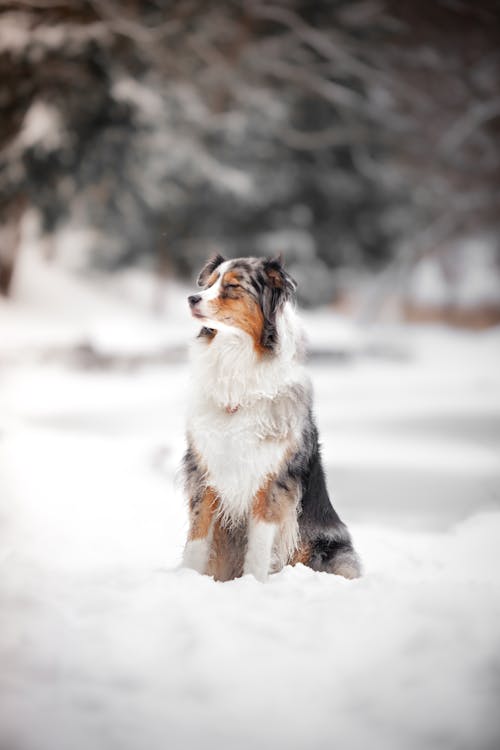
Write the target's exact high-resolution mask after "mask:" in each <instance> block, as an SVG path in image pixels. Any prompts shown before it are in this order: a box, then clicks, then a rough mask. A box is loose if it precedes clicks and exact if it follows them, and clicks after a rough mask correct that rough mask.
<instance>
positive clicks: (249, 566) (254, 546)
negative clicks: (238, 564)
mask: <svg viewBox="0 0 500 750" xmlns="http://www.w3.org/2000/svg"><path fill="white" fill-rule="evenodd" d="M276 529H277V523H276V519H275V518H274V513H273V507H272V498H271V493H270V485H266V486H265V487H263V488H262V489H260V490H259V491H258V493H257V495H256V496H255V499H254V502H253V505H252V512H251V515H250V519H249V522H248V544H247V551H246V555H245V564H244V566H243V573H244V574H245V575H246V574H248V573H250V574H251V575H253V576H255V578H256V579H257V580H258V581H265V580H266V579H267V576H268V574H269V570H270V568H271V555H272V551H273V544H274V538H275V536H276Z"/></svg>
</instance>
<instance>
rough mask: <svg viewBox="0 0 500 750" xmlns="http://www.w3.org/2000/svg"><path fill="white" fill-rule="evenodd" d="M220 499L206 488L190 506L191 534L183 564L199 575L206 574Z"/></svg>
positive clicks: (189, 534)
mask: <svg viewBox="0 0 500 750" xmlns="http://www.w3.org/2000/svg"><path fill="white" fill-rule="evenodd" d="M218 502H219V498H218V497H217V493H216V492H215V490H213V489H212V488H211V487H206V488H205V489H203V490H202V492H201V493H200V494H199V495H198V496H197V497H194V498H192V499H191V501H190V504H189V522H190V525H189V533H188V538H187V542H186V546H185V548H184V555H183V559H182V564H183V566H184V567H185V568H191V569H192V570H196V571H197V572H198V573H206V570H207V565H208V558H209V556H210V547H211V544H212V535H213V522H214V513H215V511H216V509H217V505H218Z"/></svg>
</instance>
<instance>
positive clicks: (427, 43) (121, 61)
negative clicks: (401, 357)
mask: <svg viewBox="0 0 500 750" xmlns="http://www.w3.org/2000/svg"><path fill="white" fill-rule="evenodd" d="M499 20H500V13H499V9H498V4H497V2H495V1H494V0H484V1H483V2H482V3H480V4H478V3H475V2H472V1H471V2H466V1H465V0H463V1H462V0H433V1H432V2H431V1H429V2H422V3H418V4H416V3H414V2H410V0H401V1H400V2H396V0H394V2H392V0H386V2H384V3H383V4H381V3H379V2H376V0H352V1H349V2H347V0H313V1H310V0H308V1H306V0H280V1H276V2H259V1H258V0H247V2H237V1H236V0H220V1H219V2H215V0H179V1H178V2H167V0H147V1H146V2H140V3H137V2H133V1H132V0H124V2H117V0H87V1H84V2H76V0H75V1H74V2H72V1H71V0H20V1H18V2H2V1H0V69H1V70H2V71H3V74H2V80H1V86H0V103H1V107H2V119H1V121H0V169H1V176H0V207H1V208H2V209H3V211H4V214H5V217H6V219H5V224H6V226H8V227H9V229H8V231H6V232H4V233H3V240H2V246H1V247H0V289H2V290H3V292H4V293H5V292H7V291H8V287H9V280H10V278H11V275H12V268H13V265H14V262H15V254H16V252H15V247H16V244H17V238H18V236H19V229H18V227H19V222H20V217H21V216H22V207H23V206H30V205H33V206H35V207H36V208H37V209H38V210H39V212H40V214H41V216H42V217H43V229H44V231H45V232H46V233H47V235H50V234H51V233H53V232H54V231H55V229H56V228H57V227H58V226H60V224H61V223H62V222H65V221H69V220H71V221H74V222H78V223H79V224H80V225H82V226H87V227H90V228H92V231H93V238H94V239H93V243H92V253H91V255H90V258H89V259H88V260H89V261H90V262H91V263H93V264H98V265H100V266H101V267H107V268H112V267H115V266H116V265H117V264H121V263H128V262H138V261H141V260H142V259H148V258H149V260H150V262H154V263H156V264H157V266H158V267H160V268H161V267H165V266H166V265H169V266H172V265H173V266H175V267H177V268H178V269H179V270H181V271H183V272H185V273H188V272H190V271H191V269H192V268H193V266H194V265H198V264H199V263H200V261H201V260H202V258H203V257H204V256H205V255H206V254H207V252H209V250H210V249H212V248H213V247H215V246H218V247H221V248H222V249H223V250H225V251H226V252H229V253H233V254H243V253H245V254H246V253H256V252H271V251H274V250H276V249H278V250H283V251H284V252H285V254H286V255H287V258H288V259H289V261H290V263H291V265H292V267H293V271H294V272H295V273H296V274H297V275H298V276H299V277H301V278H302V279H307V278H311V279H312V278H313V277H314V278H313V282H314V283H313V284H303V285H302V289H303V290H306V291H307V290H308V289H309V290H311V289H313V290H314V291H313V294H314V299H312V298H311V299H310V300H309V301H311V302H313V301H318V300H319V298H323V299H328V298H331V296H332V294H333V289H332V282H331V275H329V274H328V273H326V274H325V272H324V270H325V269H327V268H329V267H330V268H331V267H338V266H346V265H347V266H361V265H362V264H367V263H368V264H371V265H375V266H376V265H380V264H381V263H382V262H386V261H387V260H388V259H389V258H392V257H394V258H395V259H396V261H395V263H394V266H393V268H394V273H392V275H391V274H389V276H388V278H389V283H394V280H395V279H397V278H399V277H400V276H401V267H402V266H405V264H408V263H411V262H413V261H414V259H415V258H416V257H417V256H418V255H419V254H421V253H424V252H428V251H430V250H433V249H435V248H436V246H438V245H439V244H440V243H441V242H442V241H443V240H444V239H445V238H448V237H450V236H452V235H453V234H459V233H463V232H473V231H476V229H477V227H478V226H481V227H482V228H487V229H490V230H491V231H493V230H497V229H498V216H499V214H498V210H497V208H498V189H499V184H500V170H499V161H500V154H499V150H498V146H497V144H498V129H499V123H500V100H499V91H498V81H499V80H500V77H499V72H500V45H499V43H498V42H499V28H500V25H499V23H498V21H499ZM16 228H17V229H16ZM2 269H3V270H2ZM9 269H10V270H9ZM311 275H312V276H311ZM306 301H307V300H306Z"/></svg>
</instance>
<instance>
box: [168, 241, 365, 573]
mask: <svg viewBox="0 0 500 750" xmlns="http://www.w3.org/2000/svg"><path fill="white" fill-rule="evenodd" d="M198 286H199V287H201V288H202V291H200V292H199V293H198V294H193V295H191V296H190V297H189V298H188V302H189V307H190V309H191V314H192V315H193V317H194V318H196V319H197V320H199V321H200V324H201V326H202V327H201V330H200V332H199V334H198V336H197V338H196V339H195V341H194V345H193V349H192V357H191V359H192V392H191V399H190V407H189V414H188V426H187V443H188V446H187V450H186V453H185V456H184V459H183V474H184V481H185V489H186V494H187V498H188V503H189V532H188V538H187V542H186V546H185V549H184V555H183V565H184V566H185V567H188V568H192V569H194V570H196V571H198V572H199V573H204V574H207V575H211V576H213V578H215V580H219V581H228V580H231V579H233V578H237V577H240V576H242V575H247V574H251V575H253V576H254V577H255V578H256V579H258V580H259V581H265V580H266V579H267V577H268V575H269V573H274V572H277V571H279V570H281V569H282V568H283V567H284V566H285V565H295V564H297V563H303V564H304V565H307V566H309V567H310V568H312V569H313V570H316V571H326V572H329V573H336V574H338V575H341V576H344V577H345V578H356V577H358V576H359V575H360V574H361V565H360V561H359V558H358V555H357V553H356V551H355V550H354V547H353V544H352V541H351V537H350V534H349V531H348V529H347V527H346V526H345V524H344V523H343V522H342V521H341V520H340V518H339V516H338V515H337V513H336V512H335V510H334V509H333V507H332V504H331V503H330V499H329V496H328V491H327V488H326V481H325V475H324V471H323V467H322V462H321V455H320V448H319V443H318V430H317V428H316V424H315V421H314V417H313V412H312V389H311V383H310V380H309V377H308V375H307V373H306V370H305V368H304V365H303V360H304V356H305V343H304V335H303V332H302V328H301V326H300V324H299V321H298V318H297V315H296V312H295V305H294V298H295V292H296V287H297V285H296V282H295V281H294V280H293V279H292V277H291V276H290V275H289V274H288V273H287V272H286V271H285V269H284V267H283V264H282V262H281V259H261V258H238V259H236V260H225V258H223V257H222V256H221V255H215V256H214V257H212V258H210V260H209V261H208V262H207V264H206V265H205V267H204V268H203V270H202V271H201V273H200V275H199V277H198Z"/></svg>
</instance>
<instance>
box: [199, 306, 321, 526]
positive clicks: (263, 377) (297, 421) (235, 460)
mask: <svg viewBox="0 0 500 750" xmlns="http://www.w3.org/2000/svg"><path fill="white" fill-rule="evenodd" d="M206 325H209V326H213V327H214V328H217V329H218V330H217V335H216V336H215V337H214V339H213V340H212V341H211V342H210V343H208V342H207V341H204V340H196V341H195V344H194V347H193V349H192V372H193V378H192V394H191V404H190V409H189V416H188V432H189V436H190V440H191V441H192V444H193V447H194V448H195V450H196V451H197V453H198V454H199V456H200V457H201V460H202V462H203V465H204V466H205V468H206V473H207V476H206V481H207V485H210V486H212V487H213V488H214V489H215V490H216V491H217V493H218V494H219V497H220V500H221V503H220V512H221V514H222V515H223V516H224V517H225V518H226V520H227V521H228V522H231V521H238V520H241V519H242V518H245V517H246V516H247V515H248V512H249V510H250V508H251V504H252V501H253V499H254V497H255V495H256V493H257V492H258V490H259V489H260V488H261V487H262V486H263V484H264V483H265V480H266V477H269V476H273V475H276V473H277V472H278V471H279V469H280V468H281V467H282V465H283V463H284V461H285V459H286V457H287V455H288V454H289V452H290V451H291V450H293V448H294V446H296V445H298V444H299V441H300V437H301V434H302V430H303V426H304V419H305V407H304V404H303V403H297V398H296V396H295V394H296V393H297V388H300V389H303V391H305V392H309V390H310V382H309V379H308V376H307V374H306V372H305V370H304V368H303V367H302V365H301V364H300V358H301V356H302V350H303V334H302V331H301V328H300V327H299V324H298V321H297V318H296V315H295V312H294V310H293V308H292V306H291V305H290V304H287V305H285V308H284V310H283V311H282V313H281V315H280V316H279V321H278V340H279V342H280V343H279V349H278V351H277V352H276V353H275V354H273V356H270V357H269V358H267V357H266V356H264V357H259V356H258V354H257V353H256V352H255V349H254V345H253V341H252V339H251V337H250V336H249V335H248V334H247V333H245V332H244V331H242V330H241V329H239V328H231V327H228V326H220V324H218V323H217V322H216V321H207V322H206ZM229 410H233V413H229Z"/></svg>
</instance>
